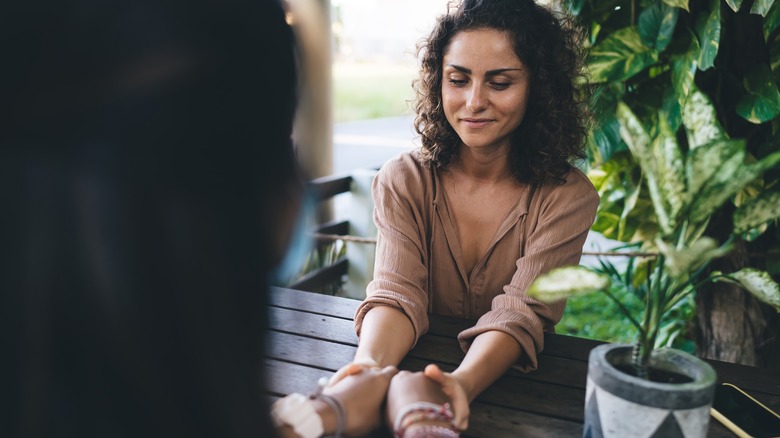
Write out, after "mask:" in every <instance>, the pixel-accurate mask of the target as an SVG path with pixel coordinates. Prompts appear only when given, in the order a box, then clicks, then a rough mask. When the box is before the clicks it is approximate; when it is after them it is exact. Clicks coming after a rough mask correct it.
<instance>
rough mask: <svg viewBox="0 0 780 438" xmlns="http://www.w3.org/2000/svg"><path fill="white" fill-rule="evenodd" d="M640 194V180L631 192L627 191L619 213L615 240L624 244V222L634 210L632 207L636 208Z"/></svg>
mask: <svg viewBox="0 0 780 438" xmlns="http://www.w3.org/2000/svg"><path fill="white" fill-rule="evenodd" d="M641 192H642V182H641V180H640V183H639V184H637V185H636V187H634V189H633V190H631V191H629V192H628V193H627V195H626V199H625V202H624V203H623V212H621V213H620V222H618V237H617V240H619V241H621V242H625V239H627V238H628V236H626V221H627V220H628V216H629V214H631V212H632V211H633V210H634V207H636V203H637V200H639V193H641Z"/></svg>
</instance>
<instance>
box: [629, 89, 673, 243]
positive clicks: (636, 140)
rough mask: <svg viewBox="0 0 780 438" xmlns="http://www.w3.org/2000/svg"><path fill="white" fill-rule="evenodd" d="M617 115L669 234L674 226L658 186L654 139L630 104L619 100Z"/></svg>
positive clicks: (664, 228) (654, 206)
mask: <svg viewBox="0 0 780 438" xmlns="http://www.w3.org/2000/svg"><path fill="white" fill-rule="evenodd" d="M616 116H617V119H618V120H619V121H620V135H621V137H623V140H624V141H625V142H626V144H627V145H628V149H629V150H631V154H633V155H634V158H635V159H636V161H637V162H638V163H639V166H640V167H641V168H642V174H643V175H644V177H645V182H646V183H647V189H648V192H649V193H650V199H651V200H652V201H653V208H654V209H655V213H656V216H657V218H658V225H660V227H661V229H662V231H663V232H664V233H665V234H669V233H671V232H672V226H671V223H670V221H669V215H668V214H667V211H666V207H665V205H664V199H663V196H662V194H661V189H660V187H659V186H658V183H659V181H658V179H657V175H658V171H657V169H656V167H655V164H656V162H655V157H654V154H653V145H652V140H651V138H650V136H649V135H648V134H647V132H646V131H645V129H644V127H643V126H642V123H641V122H640V121H639V119H638V118H637V117H636V115H635V114H634V113H633V112H632V111H631V109H630V108H629V107H628V105H626V104H625V103H623V102H618V106H617V113H616Z"/></svg>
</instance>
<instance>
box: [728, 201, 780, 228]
mask: <svg viewBox="0 0 780 438" xmlns="http://www.w3.org/2000/svg"><path fill="white" fill-rule="evenodd" d="M777 218H780V192H764V193H763V194H761V196H759V197H757V198H755V199H752V200H750V201H748V202H746V203H745V204H742V205H741V206H740V207H739V208H738V209H737V210H736V211H735V212H734V232H735V233H745V232H747V231H750V230H751V229H753V228H756V227H758V226H759V225H763V224H765V223H767V222H769V221H771V220H775V219H777Z"/></svg>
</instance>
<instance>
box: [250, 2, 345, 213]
mask: <svg viewBox="0 0 780 438" xmlns="http://www.w3.org/2000/svg"><path fill="white" fill-rule="evenodd" d="M287 2H288V4H289V6H290V9H289V10H290V17H291V20H292V26H293V28H294V29H295V32H296V35H297V38H298V45H299V53H300V63H301V75H300V78H301V84H300V90H299V96H300V98H299V106H298V114H297V117H296V121H295V129H294V132H293V139H294V140H295V143H296V145H297V154H298V161H299V163H300V164H301V167H302V168H303V170H304V172H305V173H306V178H307V179H314V178H319V177H323V176H329V175H331V174H332V173H333V116H332V109H331V107H332V104H331V101H332V98H331V93H332V92H331V88H332V87H331V82H332V74H331V58H332V54H331V52H332V50H331V40H332V32H331V26H330V0H287ZM259 56H262V54H259ZM269 68H273V66H269ZM269 86H273V84H269ZM332 217H333V212H332V206H331V204H330V202H327V203H323V207H321V209H320V211H319V212H318V221H319V222H320V223H322V222H327V221H329V220H331V219H332Z"/></svg>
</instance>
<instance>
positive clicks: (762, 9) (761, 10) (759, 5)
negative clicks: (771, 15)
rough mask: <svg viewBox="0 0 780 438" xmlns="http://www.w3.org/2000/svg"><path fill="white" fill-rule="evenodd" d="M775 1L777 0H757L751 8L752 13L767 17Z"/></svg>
mask: <svg viewBox="0 0 780 438" xmlns="http://www.w3.org/2000/svg"><path fill="white" fill-rule="evenodd" d="M774 2H775V0H755V1H754V2H753V7H752V8H750V13H751V14H758V15H760V16H762V17H766V13H767V12H769V10H770V9H771V8H772V4H773V3H774Z"/></svg>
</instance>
